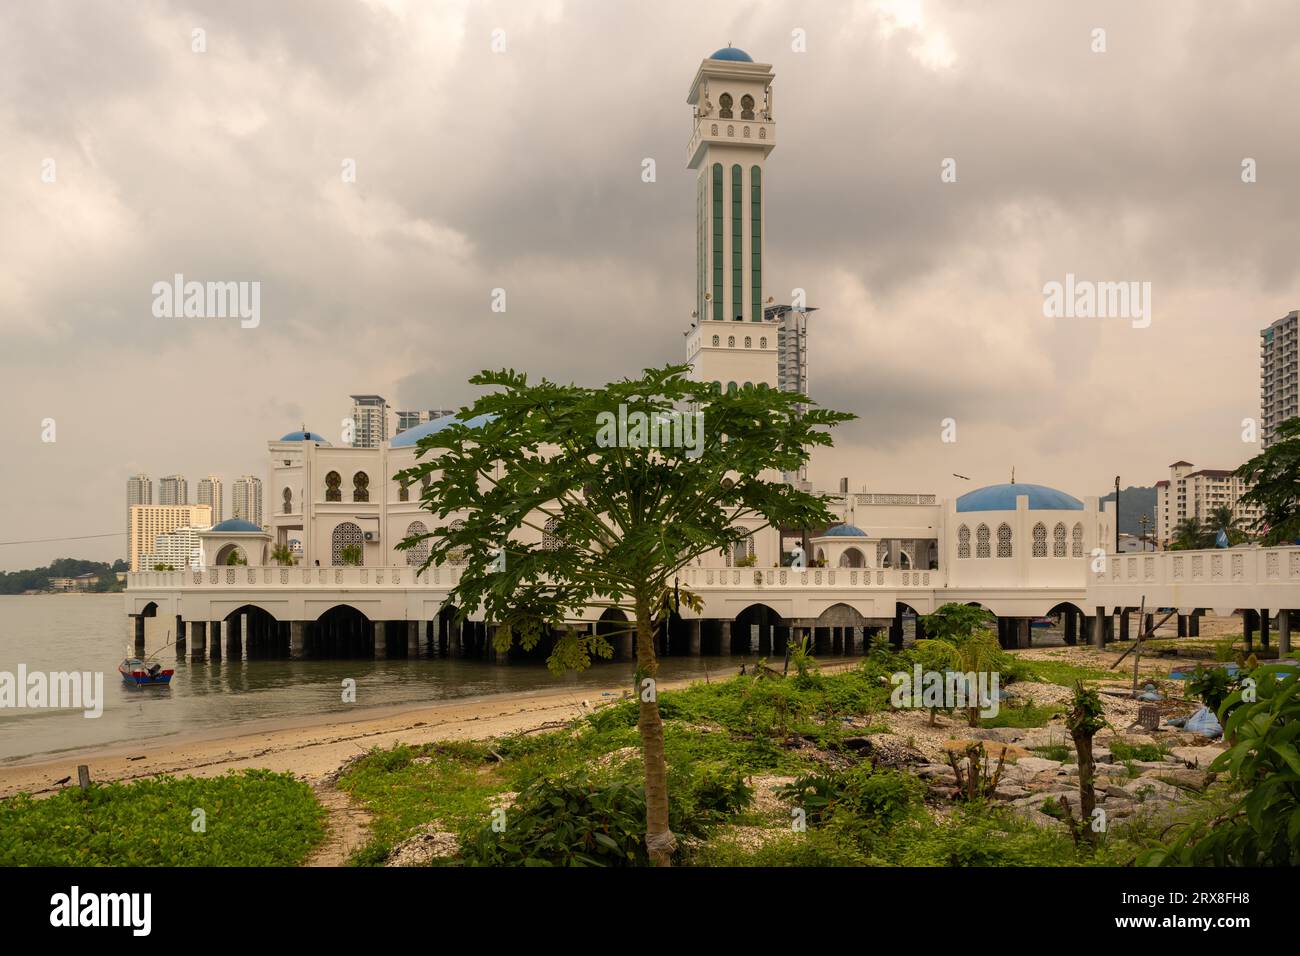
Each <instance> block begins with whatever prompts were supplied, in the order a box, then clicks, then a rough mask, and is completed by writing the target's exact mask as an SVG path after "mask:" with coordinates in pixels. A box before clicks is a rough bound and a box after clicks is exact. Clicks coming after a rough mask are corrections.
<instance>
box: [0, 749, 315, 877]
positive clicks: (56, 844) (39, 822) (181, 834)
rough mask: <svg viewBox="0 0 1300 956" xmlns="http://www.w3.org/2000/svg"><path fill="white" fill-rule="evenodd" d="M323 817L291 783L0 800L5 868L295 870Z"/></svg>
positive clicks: (95, 787) (181, 785) (163, 780)
mask: <svg viewBox="0 0 1300 956" xmlns="http://www.w3.org/2000/svg"><path fill="white" fill-rule="evenodd" d="M324 815H325V812H324V810H323V809H322V808H321V807H320V805H319V804H318V803H317V802H316V799H315V797H314V796H313V795H312V792H311V789H310V788H309V787H308V786H307V785H306V784H304V783H302V782H300V781H298V780H296V779H295V778H294V777H293V776H292V775H291V774H279V773H271V772H270V771H267V770H248V771H244V772H242V773H235V772H230V773H227V774H225V775H224V776H220V777H211V778H199V777H180V778H173V777H165V776H164V777H152V778H147V779H143V780H137V781H135V782H133V783H107V784H91V786H90V788H89V789H88V790H85V791H83V790H81V789H79V788H77V787H69V788H67V789H64V790H61V791H59V792H58V793H56V794H54V795H52V796H50V797H46V798H43V799H34V798H32V797H30V796H26V795H22V794H20V795H19V796H17V797H13V798H11V799H8V800H0V866H297V865H299V864H301V863H302V862H303V861H304V860H305V859H306V858H307V855H308V853H309V852H310V851H311V850H312V848H313V847H315V846H316V845H317V844H318V843H319V842H320V841H321V839H322V838H323V836H324V832H325V831H324Z"/></svg>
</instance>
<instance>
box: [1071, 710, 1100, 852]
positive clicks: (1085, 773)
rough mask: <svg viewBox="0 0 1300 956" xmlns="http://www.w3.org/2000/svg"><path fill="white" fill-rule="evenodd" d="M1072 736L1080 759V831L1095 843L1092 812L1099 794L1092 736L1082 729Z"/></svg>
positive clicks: (1084, 836) (1089, 840)
mask: <svg viewBox="0 0 1300 956" xmlns="http://www.w3.org/2000/svg"><path fill="white" fill-rule="evenodd" d="M1070 736H1072V737H1073V738H1074V750H1075V753H1076V754H1077V756H1078V758H1079V816H1080V817H1081V819H1080V821H1079V829H1080V832H1081V834H1082V835H1083V838H1084V839H1085V840H1087V841H1088V842H1089V843H1093V842H1095V840H1096V835H1095V834H1094V833H1093V829H1092V811H1093V810H1094V809H1095V808H1096V806H1097V792H1096V790H1095V789H1094V788H1093V774H1094V764H1093V757H1092V734H1091V733H1088V732H1087V731H1086V730H1082V729H1080V730H1076V731H1073V732H1072V733H1071V735H1070Z"/></svg>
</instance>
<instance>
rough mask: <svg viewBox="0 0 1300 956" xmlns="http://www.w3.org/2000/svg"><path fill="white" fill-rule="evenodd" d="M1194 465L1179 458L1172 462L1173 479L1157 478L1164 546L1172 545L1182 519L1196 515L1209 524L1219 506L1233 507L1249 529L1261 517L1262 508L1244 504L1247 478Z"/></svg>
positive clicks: (1158, 514)
mask: <svg viewBox="0 0 1300 956" xmlns="http://www.w3.org/2000/svg"><path fill="white" fill-rule="evenodd" d="M1194 468H1196V466H1195V465H1193V464H1192V463H1191V462H1188V461H1176V462H1174V463H1173V464H1172V465H1170V466H1169V479H1168V480H1167V481H1157V482H1156V541H1157V542H1158V543H1159V546H1160V547H1161V548H1165V547H1168V545H1169V542H1170V540H1171V539H1172V538H1173V536H1174V531H1175V530H1176V529H1177V528H1178V525H1179V523H1180V522H1182V521H1184V520H1185V519H1187V518H1195V519H1196V520H1198V521H1200V522H1201V523H1202V524H1205V523H1206V522H1207V521H1209V520H1210V516H1211V515H1212V514H1213V513H1214V511H1215V509H1217V508H1222V507H1228V508H1231V509H1232V514H1233V517H1235V518H1237V519H1238V520H1239V522H1240V524H1241V527H1242V530H1245V531H1250V530H1251V529H1252V528H1253V526H1254V523H1255V521H1256V520H1257V519H1258V518H1259V515H1260V513H1259V509H1258V508H1256V507H1253V506H1249V505H1243V504H1241V500H1240V499H1241V496H1242V495H1244V494H1245V493H1246V492H1247V491H1248V490H1250V486H1249V485H1247V484H1246V483H1245V482H1244V481H1242V480H1241V479H1240V478H1238V477H1236V476H1235V475H1234V474H1233V473H1232V472H1231V471H1228V470H1225V469H1221V468H1201V469H1198V470H1193V469H1194Z"/></svg>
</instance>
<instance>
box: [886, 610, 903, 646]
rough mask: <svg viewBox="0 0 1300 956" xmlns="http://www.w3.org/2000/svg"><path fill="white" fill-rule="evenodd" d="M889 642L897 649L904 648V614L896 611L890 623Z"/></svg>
mask: <svg viewBox="0 0 1300 956" xmlns="http://www.w3.org/2000/svg"><path fill="white" fill-rule="evenodd" d="M889 644H890V646H891V647H893V649H894V650H896V651H901V650H902V649H903V615H902V614H901V613H896V614H895V615H894V620H893V621H891V622H890V625H889Z"/></svg>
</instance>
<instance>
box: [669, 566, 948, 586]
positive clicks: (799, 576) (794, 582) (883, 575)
mask: <svg viewBox="0 0 1300 956" xmlns="http://www.w3.org/2000/svg"><path fill="white" fill-rule="evenodd" d="M679 578H680V580H681V583H682V584H685V585H687V586H689V587H691V588H703V589H708V588H711V587H713V588H736V587H743V588H782V587H789V588H807V587H833V588H844V587H850V588H853V587H857V588H873V587H874V588H932V587H940V586H941V585H942V578H941V577H940V575H939V572H938V571H899V570H897V569H892V568H891V569H883V568H806V569H802V570H800V569H796V568H687V569H686V570H685V571H683V572H682V573H681V575H680V576H679Z"/></svg>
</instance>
